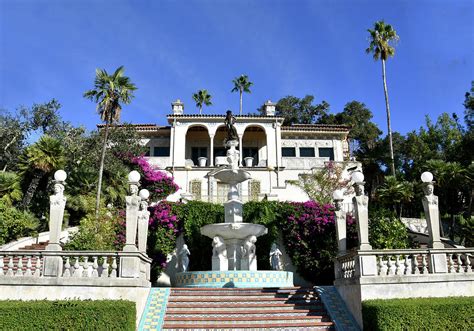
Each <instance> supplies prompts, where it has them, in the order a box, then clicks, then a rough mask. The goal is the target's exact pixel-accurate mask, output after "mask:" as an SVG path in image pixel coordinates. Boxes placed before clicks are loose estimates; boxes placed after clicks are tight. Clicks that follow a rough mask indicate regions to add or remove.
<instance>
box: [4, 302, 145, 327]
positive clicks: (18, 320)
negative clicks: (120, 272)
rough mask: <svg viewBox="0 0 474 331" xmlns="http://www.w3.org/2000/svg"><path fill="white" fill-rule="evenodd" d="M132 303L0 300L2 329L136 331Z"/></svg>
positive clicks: (134, 312)
mask: <svg viewBox="0 0 474 331" xmlns="http://www.w3.org/2000/svg"><path fill="white" fill-rule="evenodd" d="M135 315H136V308H135V303H134V302H131V301H122V300H97V301H91V300H85V301H80V300H61V301H47V300H41V301H14V300H8V301H0V316H2V318H1V319H0V329H1V330H20V329H21V330H130V331H133V330H135Z"/></svg>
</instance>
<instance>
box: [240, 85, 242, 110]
mask: <svg viewBox="0 0 474 331" xmlns="http://www.w3.org/2000/svg"><path fill="white" fill-rule="evenodd" d="M240 115H242V91H240Z"/></svg>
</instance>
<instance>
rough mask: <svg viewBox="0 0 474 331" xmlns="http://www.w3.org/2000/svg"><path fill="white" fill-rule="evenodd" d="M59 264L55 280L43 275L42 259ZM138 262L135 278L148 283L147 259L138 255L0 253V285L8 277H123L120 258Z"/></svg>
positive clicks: (85, 252)
mask: <svg viewBox="0 0 474 331" xmlns="http://www.w3.org/2000/svg"><path fill="white" fill-rule="evenodd" d="M48 257H55V258H60V259H61V261H62V264H61V268H59V270H61V272H60V273H58V274H57V275H55V277H51V276H46V275H45V274H44V268H45V266H44V261H45V258H48ZM124 257H126V258H134V259H136V260H137V261H139V265H140V277H138V278H139V279H142V280H146V281H149V279H150V268H149V266H150V263H151V259H150V258H148V257H147V256H146V255H145V254H144V253H142V252H96V251H36V250H31V251H28V250H25V251H0V282H1V279H2V278H3V279H6V278H9V277H36V278H49V279H51V278H110V279H113V278H126V277H123V276H122V275H121V273H120V261H121V258H124Z"/></svg>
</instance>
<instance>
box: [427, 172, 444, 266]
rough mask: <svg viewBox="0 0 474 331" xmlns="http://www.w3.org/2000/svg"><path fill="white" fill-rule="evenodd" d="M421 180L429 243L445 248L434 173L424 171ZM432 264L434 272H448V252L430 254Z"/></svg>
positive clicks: (431, 246)
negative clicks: (440, 228) (441, 233)
mask: <svg viewBox="0 0 474 331" xmlns="http://www.w3.org/2000/svg"><path fill="white" fill-rule="evenodd" d="M421 180H422V181H423V192H424V194H425V196H424V197H423V199H422V203H423V209H424V211H425V218H426V223H427V225H428V234H429V243H428V246H429V247H430V248H439V249H442V248H444V245H443V243H442V242H441V236H440V231H439V226H440V223H439V209H438V197H437V196H436V195H434V185H433V175H432V174H431V173H430V172H424V173H423V174H421ZM430 265H431V270H432V271H433V273H446V272H448V266H447V260H446V254H444V253H439V254H436V253H435V254H433V253H432V254H430Z"/></svg>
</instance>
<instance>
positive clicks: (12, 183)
mask: <svg viewBox="0 0 474 331" xmlns="http://www.w3.org/2000/svg"><path fill="white" fill-rule="evenodd" d="M20 184H21V183H20V180H19V176H18V175H17V174H16V173H14V172H8V171H5V172H0V196H1V198H0V201H3V202H4V203H5V204H6V205H7V206H12V205H13V203H14V202H15V201H21V199H22V197H23V192H22V191H21V185H20Z"/></svg>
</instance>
